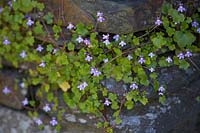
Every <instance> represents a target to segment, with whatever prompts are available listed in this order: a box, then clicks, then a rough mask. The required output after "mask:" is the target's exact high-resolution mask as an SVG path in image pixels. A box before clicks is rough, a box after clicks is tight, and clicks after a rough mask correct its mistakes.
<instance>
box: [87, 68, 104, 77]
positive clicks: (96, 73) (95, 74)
mask: <svg viewBox="0 0 200 133" xmlns="http://www.w3.org/2000/svg"><path fill="white" fill-rule="evenodd" d="M90 74H93V76H99V75H101V72H100V71H99V70H98V69H97V68H91V69H90Z"/></svg>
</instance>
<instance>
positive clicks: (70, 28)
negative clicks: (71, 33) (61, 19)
mask: <svg viewBox="0 0 200 133" xmlns="http://www.w3.org/2000/svg"><path fill="white" fill-rule="evenodd" d="M74 28H75V26H74V25H73V24H72V23H69V24H68V26H67V29H68V30H72V29H74Z"/></svg>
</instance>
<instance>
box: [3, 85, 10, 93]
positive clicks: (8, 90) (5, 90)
mask: <svg viewBox="0 0 200 133" xmlns="http://www.w3.org/2000/svg"><path fill="white" fill-rule="evenodd" d="M2 92H3V94H5V95H8V94H10V93H11V90H10V89H9V88H8V87H7V86H5V87H4V88H3V90H2Z"/></svg>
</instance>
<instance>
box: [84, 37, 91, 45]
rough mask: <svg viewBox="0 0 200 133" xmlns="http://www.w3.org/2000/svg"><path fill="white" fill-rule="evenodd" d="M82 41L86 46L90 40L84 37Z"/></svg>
mask: <svg viewBox="0 0 200 133" xmlns="http://www.w3.org/2000/svg"><path fill="white" fill-rule="evenodd" d="M83 42H84V44H85V45H87V46H89V45H91V42H90V40H89V39H84V41H83Z"/></svg>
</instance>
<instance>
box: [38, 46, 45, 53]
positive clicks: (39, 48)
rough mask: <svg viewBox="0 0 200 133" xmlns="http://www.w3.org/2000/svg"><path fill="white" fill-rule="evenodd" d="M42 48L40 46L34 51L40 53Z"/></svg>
mask: <svg viewBox="0 0 200 133" xmlns="http://www.w3.org/2000/svg"><path fill="white" fill-rule="evenodd" d="M43 49H44V48H43V47H42V46H41V45H38V47H37V48H36V51H38V52H42V50H43Z"/></svg>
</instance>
